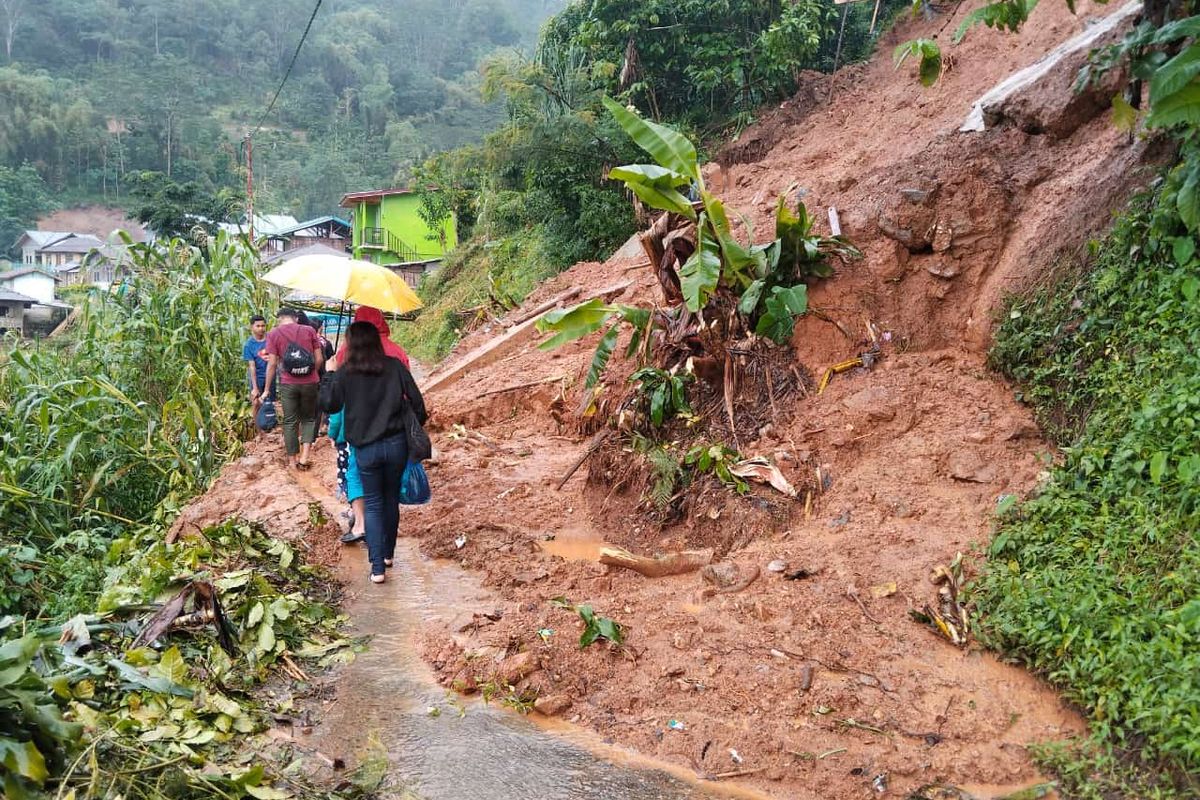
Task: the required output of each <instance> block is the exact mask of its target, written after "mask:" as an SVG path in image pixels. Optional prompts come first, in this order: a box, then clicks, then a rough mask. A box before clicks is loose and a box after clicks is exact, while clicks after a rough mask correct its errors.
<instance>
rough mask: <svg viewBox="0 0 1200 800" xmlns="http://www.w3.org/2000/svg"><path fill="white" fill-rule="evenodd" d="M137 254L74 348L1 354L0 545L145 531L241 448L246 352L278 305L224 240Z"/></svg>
mask: <svg viewBox="0 0 1200 800" xmlns="http://www.w3.org/2000/svg"><path fill="white" fill-rule="evenodd" d="M130 252H131V254H132V258H133V266H132V274H131V276H130V277H129V279H128V280H126V281H125V282H123V283H121V284H119V285H117V286H115V287H114V288H113V289H112V290H111V291H110V292H96V293H94V294H93V295H92V296H91V297H90V298H89V300H88V302H87V303H86V305H85V306H84V309H83V311H82V315H81V319H80V324H79V326H78V327H77V329H76V330H75V332H74V334H73V338H72V339H71V340H70V341H68V342H67V343H65V344H64V345H62V346H55V345H54V344H52V343H43V344H28V343H22V342H19V341H16V340H12V339H10V340H8V341H7V342H6V343H5V344H6V348H5V349H6V351H7V352H6V353H4V354H0V416H2V419H3V421H2V422H0V440H2V442H3V449H2V452H0V536H2V537H3V540H4V542H0V544H3V543H5V542H12V541H15V540H23V541H25V542H26V543H30V544H34V545H38V546H44V545H46V544H47V543H49V542H53V541H55V540H56V539H57V538H59V537H60V536H61V535H63V534H65V533H66V532H69V531H71V530H74V529H76V528H80V527H82V528H85V529H86V528H88V527H89V526H94V525H105V524H109V523H115V524H128V523H131V522H142V521H145V520H147V519H148V518H149V517H150V515H152V514H153V513H154V511H155V509H156V508H157V507H158V506H159V504H160V503H162V502H163V500H165V499H167V498H168V497H170V496H172V495H174V496H175V497H177V498H179V499H183V498H185V497H187V496H189V495H191V494H194V493H196V492H197V491H199V490H200V489H201V488H202V487H203V485H204V484H205V482H206V481H207V479H208V478H209V477H210V476H211V475H212V474H213V473H214V471H215V470H216V469H217V468H218V467H219V466H220V464H221V463H222V462H223V461H224V459H226V458H227V457H228V456H230V455H231V454H233V453H234V452H235V450H236V449H237V447H238V446H239V441H240V436H239V424H238V414H239V411H240V408H241V400H240V398H241V394H242V390H243V384H244V382H245V368H244V365H243V363H242V361H241V345H242V342H243V340H244V335H245V329H246V323H247V321H248V319H249V317H250V316H251V315H252V314H254V313H262V312H263V311H265V310H267V305H268V303H269V297H268V295H267V294H266V292H265V290H264V288H263V287H262V286H261V285H260V284H259V282H258V281H257V280H256V278H255V265H256V263H257V259H256V257H255V254H254V253H253V251H252V250H251V249H249V248H248V247H247V246H246V245H245V244H243V243H241V242H239V241H237V240H234V239H231V238H228V237H226V236H224V235H222V236H220V237H218V238H217V239H216V240H214V241H213V242H212V243H211V245H210V247H209V248H208V249H207V250H206V251H200V250H198V249H197V248H195V247H191V246H189V245H187V244H186V243H184V242H183V241H181V240H174V241H172V242H170V243H168V244H167V245H166V246H165V247H162V248H161V249H158V248H152V247H149V246H146V245H131V248H130Z"/></svg>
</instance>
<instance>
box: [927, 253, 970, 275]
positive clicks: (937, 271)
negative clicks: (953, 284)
mask: <svg viewBox="0 0 1200 800" xmlns="http://www.w3.org/2000/svg"><path fill="white" fill-rule="evenodd" d="M924 266H925V271H926V272H928V273H929V274H930V275H935V276H937V277H939V278H946V279H947V280H949V279H950V278H953V277H955V276H957V275H958V273H959V272H961V271H962V268H961V267H960V266H959V263H958V262H957V261H956V260H954V259H950V258H927V259H925V263H924Z"/></svg>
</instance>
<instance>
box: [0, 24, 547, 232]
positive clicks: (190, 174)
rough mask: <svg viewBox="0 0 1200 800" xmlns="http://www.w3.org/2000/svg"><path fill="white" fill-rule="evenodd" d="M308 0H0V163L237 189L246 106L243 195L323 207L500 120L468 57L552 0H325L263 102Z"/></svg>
mask: <svg viewBox="0 0 1200 800" xmlns="http://www.w3.org/2000/svg"><path fill="white" fill-rule="evenodd" d="M313 6H314V3H313V1H312V0H272V2H266V0H36V1H35V0H4V2H0V34H3V46H4V52H3V53H2V54H0V167H8V168H10V169H17V168H19V167H21V166H22V165H24V164H30V165H32V166H33V167H34V168H35V169H36V170H37V172H38V174H39V175H40V177H41V178H42V180H43V181H44V184H45V187H46V188H47V189H48V190H49V193H50V194H51V195H52V199H54V200H56V201H57V202H58V203H60V204H69V203H71V202H74V201H79V200H100V201H104V202H108V203H112V204H124V203H126V202H127V200H128V195H129V189H130V183H131V178H132V176H136V175H137V174H138V173H140V172H143V171H153V172H161V173H164V174H165V175H168V176H170V177H171V178H172V179H174V180H175V181H178V182H188V181H196V182H198V183H199V184H200V185H201V186H202V187H204V188H205V189H208V190H212V191H215V190H218V189H220V188H223V187H225V188H232V187H237V188H241V187H242V186H244V183H245V177H244V172H243V171H242V170H243V164H244V155H243V153H242V139H243V137H244V136H245V134H246V133H247V132H248V131H250V130H253V129H255V127H256V125H257V124H258V123H259V122H260V120H261V122H262V128H261V130H259V132H258V133H257V135H256V137H255V147H254V162H255V164H254V165H255V174H256V178H257V186H256V198H257V203H258V206H259V207H260V208H263V209H269V210H272V211H284V210H286V211H290V212H292V213H295V214H297V215H310V214H317V213H329V212H330V211H332V210H333V209H335V208H336V203H337V200H338V198H339V196H340V194H341V193H342V192H344V191H347V190H350V189H363V188H368V187H374V186H379V185H383V184H387V183H390V182H392V181H393V180H395V179H397V178H401V179H402V178H404V177H405V174H406V172H407V170H408V169H410V168H411V166H412V165H413V164H415V163H417V162H418V161H420V160H422V159H423V158H424V157H426V156H427V155H428V154H429V153H430V152H432V151H433V150H434V149H445V148H446V147H453V146H455V145H458V144H462V143H466V142H470V141H474V140H477V139H479V138H480V137H481V136H482V135H483V134H484V133H485V132H486V131H488V130H490V129H492V128H494V127H495V126H496V125H497V124H499V122H500V121H501V120H502V119H503V107H502V106H501V105H499V104H496V103H491V104H489V103H486V102H484V101H482V100H481V98H480V94H479V91H478V84H479V76H478V73H477V72H476V68H477V66H478V64H479V63H480V60H481V59H482V58H483V57H485V56H486V55H488V54H489V53H492V52H493V51H495V50H497V49H498V48H522V47H524V48H527V49H528V48H531V47H532V45H533V43H534V41H535V40H536V36H537V31H538V28H539V26H540V24H541V23H542V22H543V21H544V20H545V19H546V17H547V16H548V15H550V14H552V13H554V12H555V11H557V10H558V9H559V8H561V6H562V2H561V1H560V0H437V1H435V0H381V2H365V1H364V0H328V2H324V3H323V4H322V7H321V8H320V10H319V13H318V15H317V17H316V19H315V20H314V23H313V26H312V30H311V32H310V34H309V36H308V38H307V40H306V42H305V44H304V47H303V49H302V50H301V52H300V54H299V58H298V60H297V62H296V65H295V69H294V70H293V72H292V74H291V75H290V77H289V78H288V81H287V83H286V85H285V86H284V88H283V91H282V93H281V95H280V97H279V100H278V103H277V104H276V106H275V108H274V109H273V110H272V112H271V113H270V114H269V115H267V116H266V117H265V118H263V113H264V111H265V110H266V108H267V105H268V103H269V101H270V99H271V97H272V95H273V93H274V92H275V90H276V88H277V87H278V86H279V83H280V81H281V79H282V78H283V76H284V74H285V72H286V70H287V68H288V65H289V63H290V62H291V60H292V56H293V54H294V52H295V50H296V46H297V44H298V43H299V41H300V38H301V34H302V33H303V31H304V29H305V26H306V24H307V23H308V20H309V16H310V14H311V13H312V10H313ZM397 173H399V175H397ZM25 177H26V178H28V177H29V176H28V175H26V176H25ZM23 185H24V184H23ZM3 211H4V210H3V209H0V215H3Z"/></svg>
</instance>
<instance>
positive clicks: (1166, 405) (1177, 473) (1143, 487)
mask: <svg viewBox="0 0 1200 800" xmlns="http://www.w3.org/2000/svg"><path fill="white" fill-rule="evenodd" d="M1092 255H1093V262H1092V264H1091V265H1090V266H1091V268H1090V269H1089V270H1088V271H1087V272H1086V273H1085V274H1084V275H1083V276H1082V277H1079V278H1077V279H1073V280H1067V281H1065V282H1062V283H1060V284H1059V285H1057V286H1055V287H1052V288H1050V289H1046V290H1042V291H1040V292H1035V293H1033V294H1032V295H1030V296H1026V297H1019V298H1015V299H1014V300H1013V301H1012V302H1011V304H1010V306H1009V308H1008V309H1007V311H1006V314H1005V317H1004V319H1003V320H1002V322H1001V325H1000V328H999V331H998V334H997V338H996V344H995V347H994V349H993V351H992V353H991V360H992V364H993V366H994V367H995V368H997V369H999V370H1000V371H1001V372H1003V373H1005V374H1006V375H1007V376H1009V377H1010V378H1012V379H1013V380H1015V381H1016V382H1017V383H1018V384H1019V386H1020V390H1019V392H1020V397H1021V398H1022V399H1024V400H1025V402H1028V403H1030V404H1031V405H1032V406H1033V407H1034V409H1035V411H1036V413H1037V415H1038V416H1039V418H1040V419H1041V421H1042V422H1043V424H1044V425H1045V427H1046V429H1047V430H1048V431H1049V432H1050V434H1051V435H1052V436H1053V437H1054V438H1056V439H1057V440H1058V441H1059V444H1060V445H1061V447H1062V459H1061V463H1060V465H1059V466H1057V467H1056V468H1055V469H1054V470H1053V473H1052V476H1051V478H1050V480H1049V481H1048V483H1047V484H1046V485H1045V486H1044V487H1043V488H1042V489H1041V491H1040V492H1039V493H1038V494H1037V495H1036V496H1034V497H1032V498H1030V499H1028V500H1026V501H1025V502H1024V503H1022V504H1020V505H1018V506H1017V507H1016V508H1014V509H1013V510H1012V511H1009V512H1007V513H1005V514H1004V515H1003V516H1002V518H1001V520H1000V522H999V524H998V528H997V531H996V535H995V537H994V538H993V540H992V543H991V548H990V560H989V564H988V567H987V569H986V571H985V573H984V574H983V575H982V576H981V577H980V579H979V581H978V582H977V583H976V584H975V586H974V587H973V592H974V595H975V599H976V601H977V602H978V604H979V607H980V608H981V610H982V611H983V613H984V617H983V626H982V635H983V638H984V640H985V642H986V643H988V644H989V645H991V646H993V647H995V648H997V649H1000V650H1003V651H1005V652H1006V653H1009V654H1011V655H1013V656H1016V657H1018V658H1019V659H1021V660H1022V661H1024V662H1025V663H1026V664H1028V665H1029V666H1030V667H1032V668H1033V669H1034V670H1035V671H1037V672H1039V673H1041V674H1043V675H1045V676H1046V677H1047V678H1048V679H1049V680H1050V681H1051V682H1052V683H1054V684H1055V685H1057V686H1058V687H1060V688H1061V689H1062V690H1063V691H1064V692H1065V694H1066V696H1067V697H1068V698H1069V699H1070V700H1072V701H1073V702H1075V703H1076V704H1078V705H1079V706H1080V707H1081V708H1083V709H1084V710H1085V712H1086V714H1087V716H1088V718H1089V721H1090V724H1091V731H1092V738H1091V740H1090V741H1089V742H1087V743H1084V744H1081V745H1079V746H1077V747H1075V748H1074V749H1071V748H1068V749H1065V750H1064V749H1059V750H1055V751H1049V750H1048V751H1045V752H1044V754H1043V755H1044V758H1045V763H1047V765H1049V766H1051V767H1053V768H1055V769H1057V770H1058V771H1059V773H1060V775H1062V776H1063V778H1064V786H1066V787H1067V788H1068V789H1070V794H1071V796H1074V797H1085V798H1092V797H1095V798H1099V797H1105V798H1108V797H1122V796H1124V797H1184V796H1195V794H1194V793H1195V791H1196V788H1197V785H1200V646H1198V644H1197V642H1198V641H1200V537H1198V535H1197V531H1198V530H1200V448H1198V446H1197V442H1198V441H1200V439H1198V436H1197V427H1198V425H1200V351H1198V350H1197V348H1196V343H1197V331H1198V330H1200V298H1198V296H1197V295H1198V291H1197V290H1198V289H1200V259H1198V258H1197V253H1196V242H1195V240H1194V239H1193V238H1191V237H1188V236H1186V235H1185V234H1184V232H1183V230H1182V226H1181V225H1180V224H1179V221H1178V219H1177V218H1176V217H1175V216H1173V213H1172V212H1171V211H1170V210H1168V209H1167V208H1166V206H1165V204H1164V205H1163V206H1162V207H1160V206H1159V204H1158V203H1157V201H1156V198H1154V197H1153V196H1148V197H1143V198H1140V199H1139V200H1138V201H1136V202H1135V203H1134V205H1133V207H1132V208H1131V210H1130V211H1129V212H1128V213H1127V214H1126V215H1125V216H1124V217H1123V218H1122V219H1121V220H1120V221H1119V222H1118V224H1117V225H1116V227H1115V228H1114V230H1113V232H1112V233H1111V234H1110V235H1109V237H1108V238H1107V239H1106V240H1105V241H1104V242H1103V243H1101V244H1098V245H1096V246H1095V247H1094V248H1093V254H1092ZM1148 776H1149V777H1148ZM1147 781H1149V783H1147ZM1114 787H1115V788H1114ZM1172 787H1174V788H1172Z"/></svg>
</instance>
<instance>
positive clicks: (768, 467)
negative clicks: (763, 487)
mask: <svg viewBox="0 0 1200 800" xmlns="http://www.w3.org/2000/svg"><path fill="white" fill-rule="evenodd" d="M729 473H730V474H731V475H734V476H736V477H738V478H751V479H753V480H756V481H758V482H759V483H769V484H771V487H772V488H774V489H776V490H777V491H779V492H781V493H782V494H785V495H787V496H788V497H795V496H796V495H797V492H796V488H795V487H794V486H792V484H791V483H790V482H789V481H788V479H787V478H785V477H783V473H782V472H780V471H779V467H777V466H775V465H774V464H772V463H771V462H769V461H767V459H765V458H763V457H762V456H755V457H753V458H747V459H744V460H742V461H739V462H738V463H736V464H734V465H733V466H732V467H730V468H729Z"/></svg>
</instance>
